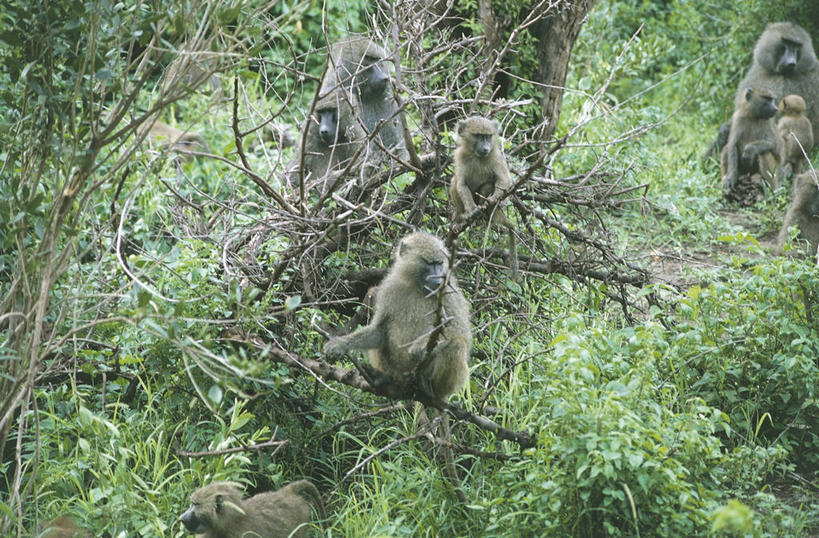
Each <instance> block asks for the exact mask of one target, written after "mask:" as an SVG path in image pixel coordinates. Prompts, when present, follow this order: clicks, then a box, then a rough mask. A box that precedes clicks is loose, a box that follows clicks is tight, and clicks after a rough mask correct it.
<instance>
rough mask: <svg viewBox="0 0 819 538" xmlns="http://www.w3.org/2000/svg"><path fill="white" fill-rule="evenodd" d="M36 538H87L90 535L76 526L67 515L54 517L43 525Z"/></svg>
mask: <svg viewBox="0 0 819 538" xmlns="http://www.w3.org/2000/svg"><path fill="white" fill-rule="evenodd" d="M37 536H38V538H89V537H90V536H91V535H90V534H88V533H87V532H85V531H82V530H80V529H79V528H77V525H76V524H75V523H74V520H73V519H71V518H70V517H68V516H60V517H55V518H54V519H52V520H51V521H49V522H48V523H46V524H45V525H43V532H41V533H40V534H38V535H37Z"/></svg>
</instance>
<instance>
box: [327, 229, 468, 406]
mask: <svg viewBox="0 0 819 538" xmlns="http://www.w3.org/2000/svg"><path fill="white" fill-rule="evenodd" d="M432 282H435V283H437V284H440V283H441V282H444V283H445V284H444V285H445V286H446V288H445V289H444V291H443V297H442V298H440V304H441V306H442V308H443V312H442V314H443V316H442V322H443V331H442V333H441V335H440V337H439V338H438V340H437V342H436V345H435V348H434V349H433V350H432V351H431V352H430V357H429V362H428V364H427V366H426V368H425V369H424V370H423V371H422V372H420V379H419V380H418V381H419V382H420V383H421V384H422V385H423V386H422V388H423V389H424V390H428V391H431V392H432V393H433V395H435V396H437V397H438V398H441V399H443V400H446V399H448V398H449V397H450V396H451V395H452V394H454V393H456V392H458V391H459V390H460V389H461V388H462V387H463V386H464V384H466V382H467V380H468V378H469V367H468V360H469V356H470V354H471V350H472V327H471V325H470V322H469V305H468V303H467V301H466V298H465V297H464V295H463V293H462V292H461V290H460V289H459V288H458V283H457V281H456V280H455V276H454V275H453V274H451V273H450V271H449V254H448V253H447V250H446V248H445V247H444V244H443V243H442V242H441V240H440V239H438V238H437V237H435V236H433V235H430V234H427V233H423V232H416V233H412V234H410V235H408V236H406V237H404V238H403V239H402V240H401V241H400V242H399V244H398V246H397V247H396V249H395V252H394V256H393V264H392V267H391V268H390V270H389V272H388V273H387V276H386V277H384V280H383V281H382V282H381V284H380V285H379V286H378V289H377V291H376V295H375V312H374V314H373V320H372V322H371V323H370V324H369V325H367V326H365V327H361V328H359V329H358V330H356V331H354V332H353V333H351V334H348V335H346V336H339V337H336V338H333V339H331V340H329V341H328V342H327V344H326V345H325V346H324V352H325V353H326V354H328V355H331V356H333V355H335V356H339V355H343V354H345V353H347V352H348V351H350V350H353V349H366V350H368V352H369V359H370V366H371V367H372V368H374V369H375V371H376V372H377V373H380V374H382V375H386V376H389V380H391V381H392V382H395V383H399V384H402V385H404V384H406V382H407V376H408V375H409V374H410V373H411V372H413V371H414V369H415V368H416V366H418V365H419V364H420V361H422V360H424V359H425V357H426V349H427V344H428V343H429V337H430V335H431V334H432V333H433V332H434V331H435V329H436V325H435V322H436V319H438V314H439V294H438V292H437V291H435V289H430V287H433V286H435V285H437V284H432ZM380 381H381V382H386V381H387V380H386V379H382V380H380Z"/></svg>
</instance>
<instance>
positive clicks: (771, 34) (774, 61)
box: [754, 22, 816, 77]
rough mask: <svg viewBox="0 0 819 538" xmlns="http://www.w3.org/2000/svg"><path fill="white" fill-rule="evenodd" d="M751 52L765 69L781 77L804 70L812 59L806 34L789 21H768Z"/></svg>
mask: <svg viewBox="0 0 819 538" xmlns="http://www.w3.org/2000/svg"><path fill="white" fill-rule="evenodd" d="M754 56H755V58H756V61H757V62H758V63H759V65H761V66H762V67H763V68H765V70H766V71H769V72H770V73H772V74H775V75H781V76H784V77H791V76H794V75H795V74H797V73H801V72H805V71H808V70H809V69H811V68H812V67H813V65H814V64H815V63H816V55H815V53H814V51H813V44H812V43H811V40H810V36H809V35H808V33H807V32H805V30H804V29H803V28H802V27H801V26H799V25H797V24H793V23H790V22H775V23H771V24H769V25H768V26H767V27H766V28H765V31H764V32H763V33H762V36H761V37H760V38H759V41H758V42H757V45H756V48H755V49H754Z"/></svg>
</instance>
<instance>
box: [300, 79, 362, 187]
mask: <svg viewBox="0 0 819 538" xmlns="http://www.w3.org/2000/svg"><path fill="white" fill-rule="evenodd" d="M307 121H308V126H307V131H306V133H305V137H306V139H305V140H304V142H303V144H304V178H305V180H306V181H307V182H308V184H313V185H315V184H319V185H321V189H320V190H321V191H322V193H323V192H324V191H325V189H326V186H327V185H326V184H327V181H328V180H329V179H331V176H332V174H333V173H338V172H342V171H343V170H345V169H346V168H347V167H348V166H349V165H350V164H351V162H352V159H353V158H354V157H355V156H356V155H357V154H358V155H359V157H362V158H363V155H362V154H361V153H360V152H359V150H360V149H361V148H362V146H363V145H364V139H365V134H364V130H363V129H362V128H361V126H360V125H359V124H358V122H357V121H356V119H355V118H354V117H353V112H352V109H351V108H350V104H349V103H348V102H347V98H346V97H345V95H344V94H343V93H342V92H341V91H334V92H332V93H329V94H327V95H326V96H324V97H322V98H321V99H319V101H318V102H317V103H316V107H315V113H314V115H313V117H311V118H309V119H308V120H307ZM296 147H297V150H298V151H296V154H295V155H294V156H293V160H292V161H290V164H289V165H288V167H287V168H288V171H287V177H288V183H289V184H290V186H291V188H292V187H294V186H296V185H298V177H299V167H300V166H301V160H302V154H301V147H302V146H301V144H297V145H296Z"/></svg>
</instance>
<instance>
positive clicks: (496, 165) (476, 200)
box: [449, 116, 518, 274]
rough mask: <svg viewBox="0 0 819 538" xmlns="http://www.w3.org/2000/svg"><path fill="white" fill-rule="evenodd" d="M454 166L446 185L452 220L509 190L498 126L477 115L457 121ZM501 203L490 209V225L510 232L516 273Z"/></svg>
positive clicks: (510, 226)
mask: <svg viewBox="0 0 819 538" xmlns="http://www.w3.org/2000/svg"><path fill="white" fill-rule="evenodd" d="M454 160H455V167H454V173H453V175H452V182H451V183H450V184H449V200H450V202H451V203H452V207H453V208H454V209H455V218H456V219H457V218H460V217H461V216H462V215H463V214H464V213H470V212H472V211H474V210H475V209H477V207H478V204H480V203H483V201H484V200H485V199H486V198H489V197H490V196H493V195H495V194H500V193H502V192H504V191H506V190H508V189H509V188H511V187H512V180H511V179H510V177H509V167H508V166H507V164H506V157H504V155H503V150H501V147H500V142H499V141H498V124H497V123H496V122H494V121H492V120H488V119H486V118H482V117H480V116H472V117H470V118H467V119H465V120H461V121H459V122H458V148H457V149H456V150H455V158H454ZM503 205H504V204H503V203H499V204H497V205H496V206H495V207H493V208H490V209H489V211H490V212H491V215H492V218H491V222H492V223H493V224H498V225H500V226H503V227H504V228H506V229H507V231H508V232H509V252H510V257H511V260H512V261H511V265H512V273H513V274H517V270H518V256H517V240H516V238H515V225H514V224H512V221H510V220H509V219H508V218H507V217H506V214H505V213H504V212H503Z"/></svg>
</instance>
